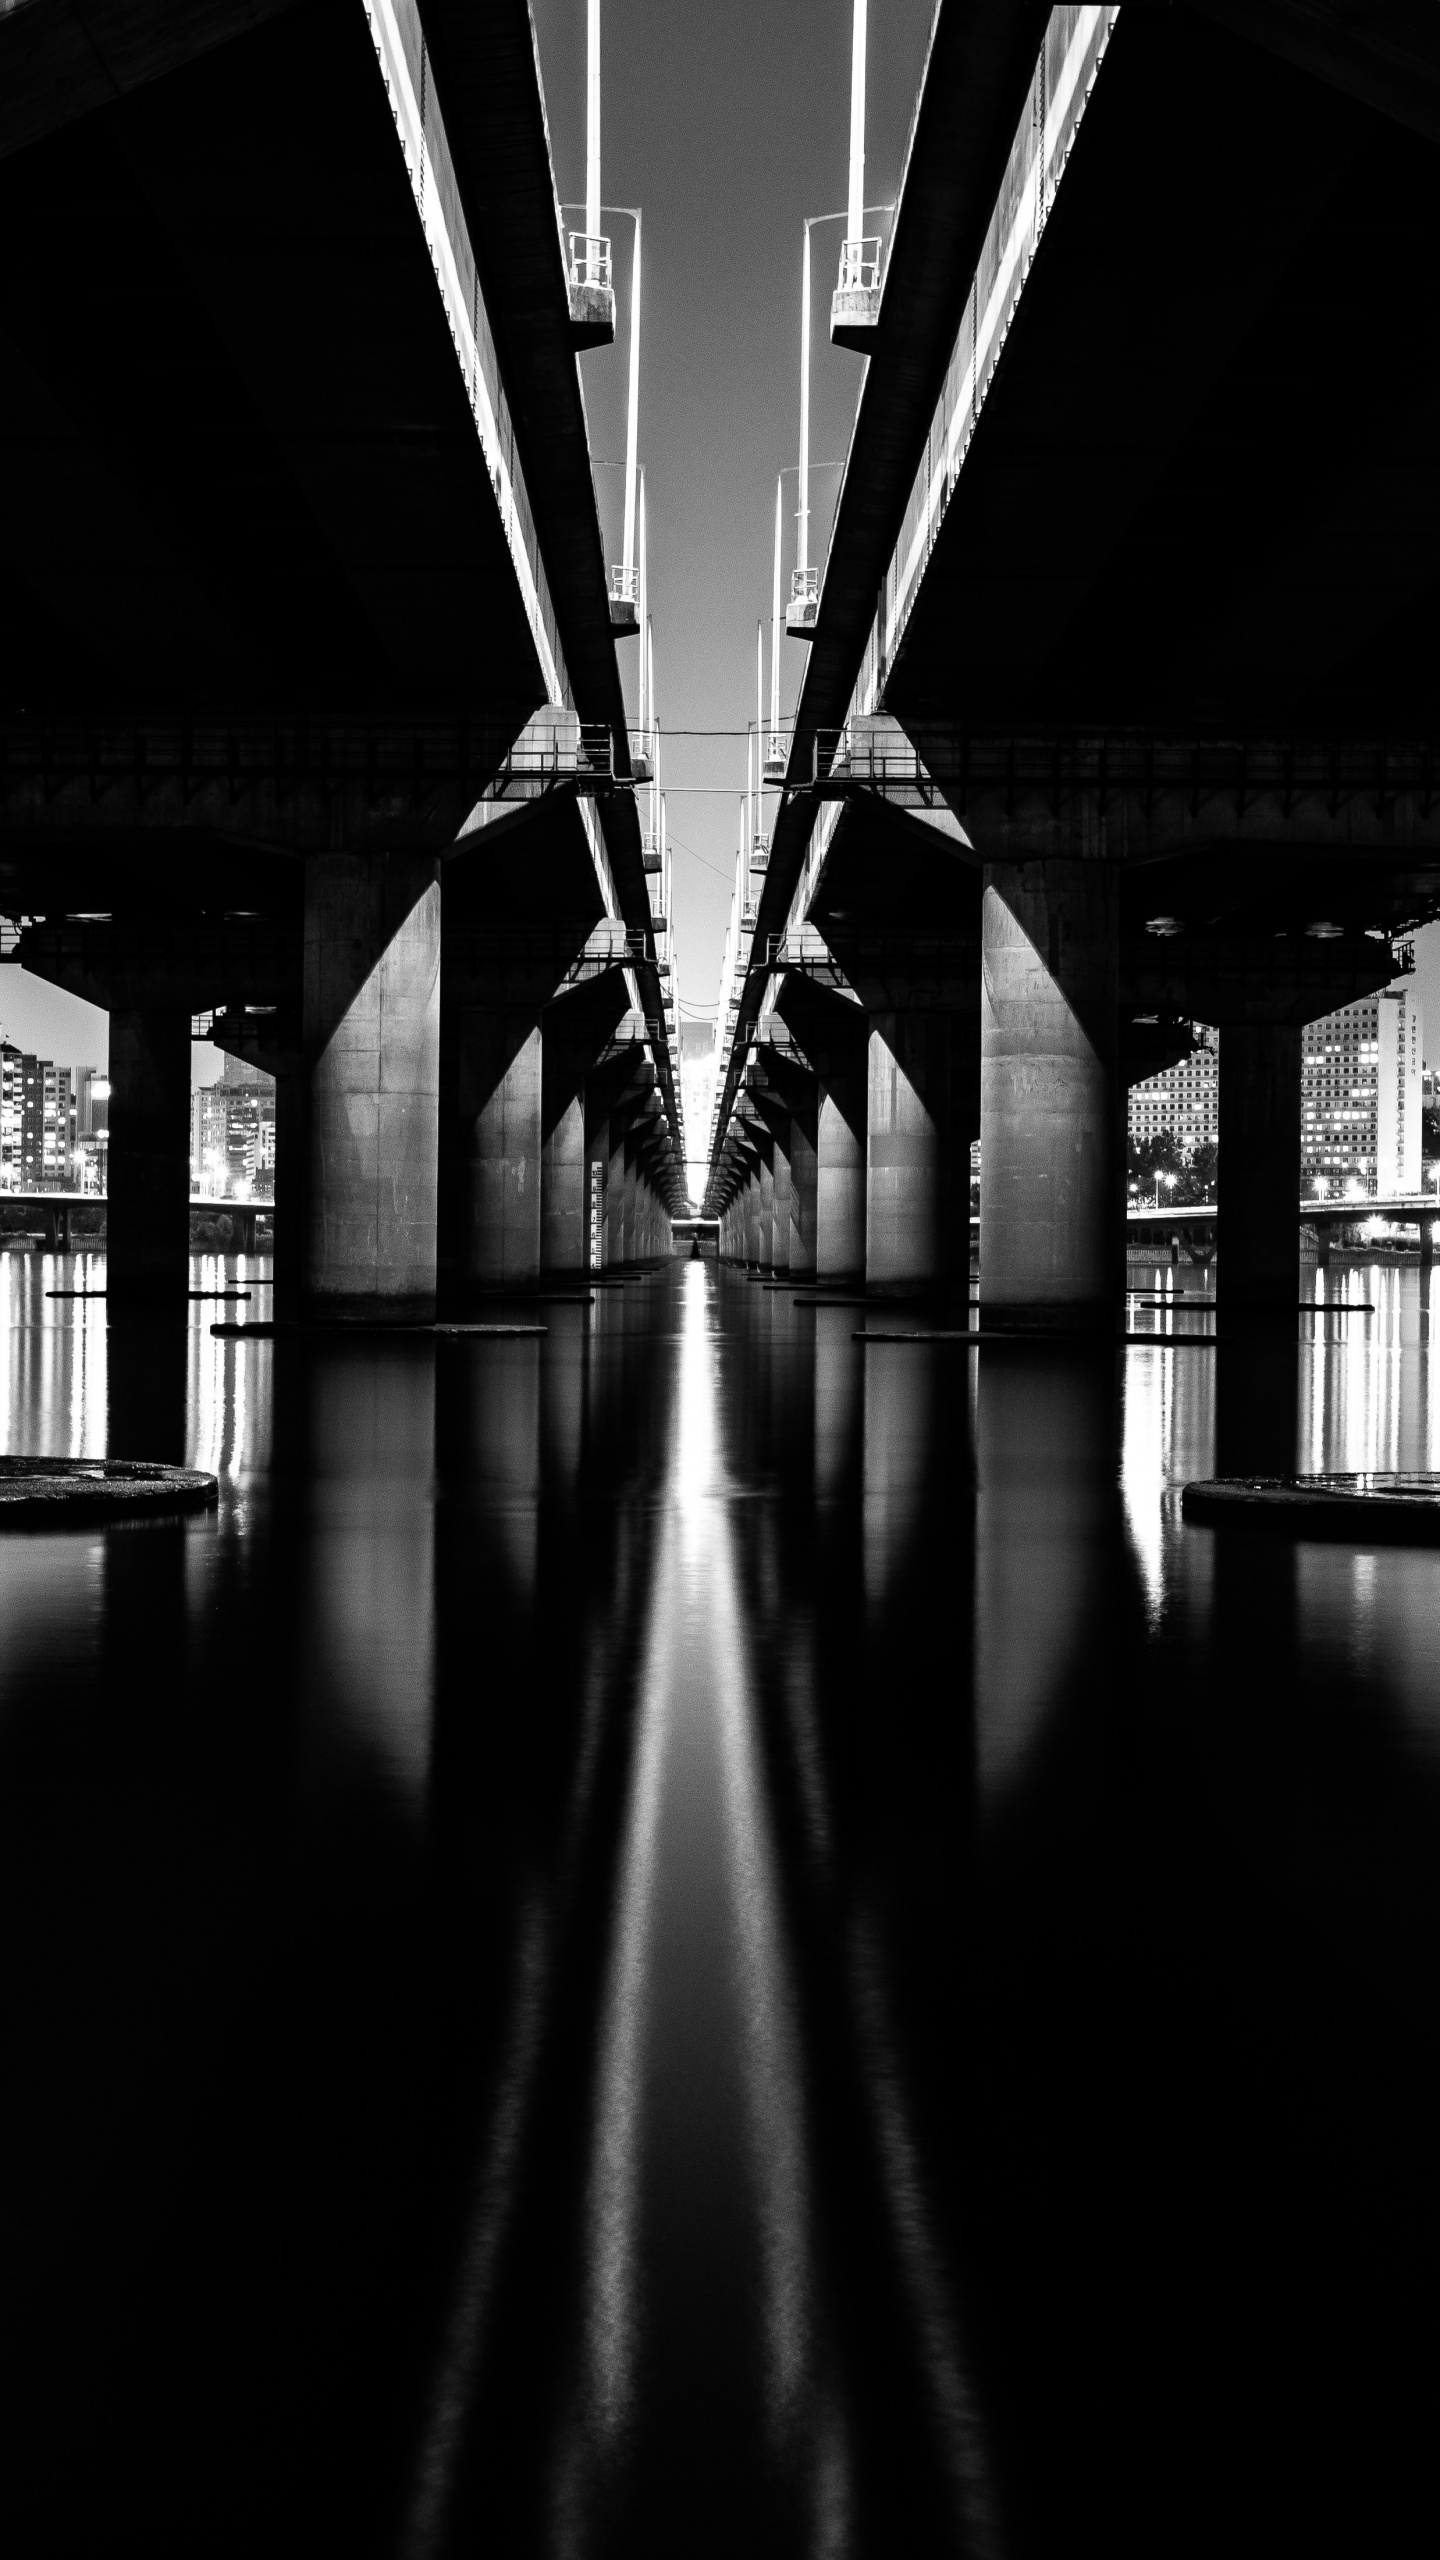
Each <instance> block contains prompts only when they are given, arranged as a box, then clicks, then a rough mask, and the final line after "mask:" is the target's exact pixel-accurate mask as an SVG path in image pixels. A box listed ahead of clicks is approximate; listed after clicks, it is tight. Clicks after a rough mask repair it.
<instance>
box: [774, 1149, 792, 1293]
mask: <svg viewBox="0 0 1440 2560" xmlns="http://www.w3.org/2000/svg"><path fill="white" fill-rule="evenodd" d="M791 1130H792V1122H791V1118H790V1114H789V1112H788V1111H785V1112H781V1113H778V1114H777V1115H776V1117H775V1120H774V1122H773V1123H772V1127H771V1133H770V1182H771V1209H770V1268H771V1270H772V1271H788V1270H789V1268H790V1226H791V1219H792V1216H793V1208H792V1196H793V1186H792V1181H791V1174H790V1147H791Z"/></svg>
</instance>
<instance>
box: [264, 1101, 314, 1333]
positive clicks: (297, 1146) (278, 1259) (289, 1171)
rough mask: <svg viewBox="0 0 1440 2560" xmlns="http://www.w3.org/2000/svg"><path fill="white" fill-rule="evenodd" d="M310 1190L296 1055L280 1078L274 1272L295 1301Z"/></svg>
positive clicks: (301, 1282) (280, 1287) (304, 1250)
mask: <svg viewBox="0 0 1440 2560" xmlns="http://www.w3.org/2000/svg"><path fill="white" fill-rule="evenodd" d="M309 1195H310V1140H309V1130H308V1128H307V1125H306V1094H305V1078H304V1075H303V1074H302V1073H301V1072H300V1071H299V1070H298V1069H297V1067H296V1066H295V1064H294V1063H293V1060H292V1062H291V1063H290V1065H288V1066H287V1067H284V1068H282V1069H280V1070H278V1071H277V1073H276V1077H275V1254H274V1262H273V1266H272V1275H271V1276H272V1278H273V1280H274V1284H275V1287H276V1289H277V1291H278V1292H279V1293H280V1295H281V1296H282V1297H283V1298H285V1299H286V1301H287V1302H288V1303H289V1304H291V1305H292V1306H293V1305H294V1303H295V1302H296V1301H297V1300H298V1299H299V1298H300V1297H301V1295H302V1294H303V1292H304V1288H305V1269H306V1259H307V1255H308V1251H309V1235H310V1214H309Z"/></svg>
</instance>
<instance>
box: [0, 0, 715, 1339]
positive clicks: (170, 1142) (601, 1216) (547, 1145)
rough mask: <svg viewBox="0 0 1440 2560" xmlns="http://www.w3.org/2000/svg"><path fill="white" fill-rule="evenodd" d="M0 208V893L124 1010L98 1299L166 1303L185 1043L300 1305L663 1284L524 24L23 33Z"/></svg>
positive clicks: (178, 1288) (366, 16) (567, 348)
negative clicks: (269, 1134)
mask: <svg viewBox="0 0 1440 2560" xmlns="http://www.w3.org/2000/svg"><path fill="white" fill-rule="evenodd" d="M0 218H3V222H4V228H5V232H6V236H7V238H8V239H9V240H10V241H11V242H12V243H14V244H16V247H17V252H18V253H17V254H16V255H14V256H12V257H10V258H8V259H7V260H6V262H5V264H6V271H5V276H4V280H3V284H0V453H3V466H4V469H5V472H6V475H7V483H8V486H9V488H10V490H11V494H12V501H13V502H12V504H11V505H10V506H9V507H7V510H6V521H5V527H4V531H3V534H0V704H3V710H0V767H3V774H4V782H3V799H0V911H3V913H4V914H5V915H6V916H8V917H9V918H10V919H11V921H12V923H13V925H14V926H16V927H17V928H18V934H17V935H14V936H12V937H11V943H12V948H11V949H10V951H9V954H8V956H9V957H11V958H13V959H17V960H18V961H19V962H20V963H21V965H22V966H23V967H25V968H26V969H28V970H31V971H33V972H35V973H37V974H38V975H40V976H41V977H44V978H47V979H49V980H51V981H52V982H53V983H54V984H56V985H57V986H61V987H64V988H67V989H68V990H70V991H71V992H72V993H74V994H77V995H81V996H84V997H86V998H88V999H89V1000H90V1001H91V1002H93V1003H97V1004H99V1005H102V1006H104V1007H105V1008H106V1010H107V1011H108V1012H109V1014H110V1017H111V1078H112V1103H111V1137H110V1174H109V1181H110V1194H111V1197H110V1236H109V1252H110V1279H109V1285H110V1292H111V1295H112V1297H113V1298H116V1299H119V1300H123V1299H125V1298H127V1297H138V1298H147V1299H150V1298H155V1297H160V1298H170V1299H173V1300H179V1299H180V1298H182V1297H183V1294H184V1290H185V1285H186V1215H187V1199H188V1190H189V1179H188V1158H189V1138H188V1115H189V1098H190V1066H189V1046H190V1038H191V1026H192V1022H194V1021H195V1019H196V1018H197V1017H201V1018H203V1019H204V1020H205V1021H206V1022H207V1023H208V1024H210V1025H212V1026H213V1036H214V1037H215V1039H216V1040H217V1041H219V1042H220V1043H221V1044H222V1045H223V1046H225V1047H226V1048H227V1049H228V1050H230V1051H231V1052H232V1053H234V1054H236V1055H238V1056H240V1057H244V1058H248V1059H250V1060H252V1061H254V1062H256V1063H259V1064H261V1065H263V1066H265V1067H266V1068H268V1069H270V1070H271V1071H272V1072H273V1073H274V1074H275V1076H276V1078H277V1086H278V1097H277V1131H278V1144H277V1158H278V1167H277V1180H278V1186H279V1207H278V1217H277V1237H276V1249H277V1256H278V1270H277V1280H278V1282H279V1284H280V1286H281V1287H282V1289H283V1290H285V1291H287V1292H290V1293H292V1294H293V1295H294V1296H295V1297H296V1298H297V1299H303V1300H304V1301H305V1302H307V1303H308V1304H310V1305H311V1306H312V1307H315V1308H317V1309H320V1310H323V1311H325V1312H327V1313H329V1314H331V1315H336V1316H341V1317H344V1316H346V1315H353V1314H364V1313H366V1312H375V1311H380V1312H385V1311H390V1312H394V1311H399V1310H405V1309H409V1310H413V1311H421V1312H423V1311H425V1310H426V1309H430V1310H433V1307H434V1304H435V1296H436V1288H437V1282H444V1281H446V1280H447V1279H453V1281H454V1282H455V1284H456V1285H457V1286H461V1287H471V1288H483V1287H485V1286H487V1285H490V1284H492V1283H494V1282H497V1281H498V1282H503V1283H504V1284H505V1285H507V1286H518V1285H525V1286H528V1285H530V1284H532V1283H533V1282H534V1281H535V1280H536V1279H537V1278H538V1276H539V1273H540V1270H541V1268H542V1267H553V1268H557V1269H561V1270H576V1271H578V1270H579V1269H581V1268H583V1267H585V1266H586V1263H587V1260H589V1259H592V1258H594V1257H593V1256H592V1229H593V1235H594V1239H595V1244H594V1252H595V1254H596V1255H599V1256H604V1255H606V1254H608V1255H609V1257H610V1258H612V1259H632V1260H633V1259H637V1258H643V1257H645V1256H646V1255H648V1254H652V1253H654V1252H656V1251H658V1250H659V1249H660V1247H661V1246H662V1244H663V1242H664V1241H665V1238H666V1235H667V1232H668V1220H669V1217H670V1215H671V1213H672V1211H673V1210H674V1209H675V1208H677V1207H678V1206H681V1205H683V1190H682V1186H681V1175H680V1158H681V1156H682V1154H683V1139H682V1134H681V1123H680V1106H679V1078H678V1073H677V1070H676V1065H675V1057H674V1055H672V1052H673V1051H674V1047H675V1044H674V1037H673V1021H674V1013H673V1006H672V1005H671V1004H670V1003H669V1001H668V992H667V988H666V985H665V983H664V981H665V979H666V978H667V977H668V968H667V967H666V966H665V944H664V939H663V928H662V927H659V926H657V920H656V916H655V914H654V912H653V911H652V901H651V895H650V889H649V884H648V882H647V878H646V873H645V864H644V852H643V846H642V840H641V831H640V822H639V819H638V816H637V811H636V803H635V794H634V787H633V776H632V768H631V760H630V740H629V731H628V728H627V723H626V714H625V708H624V703H623V699H622V694H621V686H620V680H619V675H618V672H617V668H616V661H615V650H614V643H613V639H612V636H611V629H610V618H609V610H608V604H607V599H606V580H605V565H604V556H603V543H602V537H601V530H600V524H599V520H598V516H597V511H596V500H595V492H594V486H593V480H592V475H591V468H590V454H589V446H588V439H587V432H586V425H585V415H584V408H583V403H582V397H581V391H580V385H579V380H578V375H577V369H576V363H575V346H574V339H573V333H572V328H571V320H570V311H569V288H568V282H567V274H566V267H565V260H564V252H563V247H562V241H561V234H560V227H559V216H558V212H557V208H556V193H555V184H554V178H553V175H552V171H551V166H550V158H549V148H548V140H547V134H546V125H545V110H544V104H543V99H542V96H541V92H540V85H539V74H538V68H537V62H536V55H535V43H534V35H533V30H532V27H531V22H530V15H529V11H528V9H527V7H526V6H525V5H524V0H500V5H498V6H496V7H493V8H487V9H486V10H485V11H484V12H483V13H482V14H481V15H480V16H478V17H477V15H476V14H475V13H474V12H473V11H469V10H466V9H464V8H461V7H459V6H456V5H451V0H371V5H369V6H368V7H365V8H361V7H350V6H340V5H337V4H336V0H299V5H295V6H283V5H264V6H261V7H258V8H257V7H254V6H250V5H245V6H240V5H236V6H226V5H223V4H222V5H221V6H219V7H215V8H208V9H205V10H203V11H202V10H174V9H166V8H161V7H158V6H156V7H142V8H141V9H140V10H138V11H130V12H126V13H114V12H108V11H105V10H101V11H99V12H92V13H90V14H89V15H88V16H87V19H86V28H85V32H84V33H83V34H82V33H81V32H80V29H79V23H78V21H77V20H76V19H75V16H74V13H73V12H72V11H71V9H70V8H69V7H68V5H62V0H28V5H26V6H24V7H20V8H16V9H14V10H10V11H7V12H6V13H5V14H4V16H3V18H0ZM587 1164H592V1165H594V1166H595V1167H597V1168H598V1182H597V1184H596V1185H595V1186H593V1187H587V1183H588V1182H589V1176H588V1174H587ZM612 1177H613V1179H612Z"/></svg>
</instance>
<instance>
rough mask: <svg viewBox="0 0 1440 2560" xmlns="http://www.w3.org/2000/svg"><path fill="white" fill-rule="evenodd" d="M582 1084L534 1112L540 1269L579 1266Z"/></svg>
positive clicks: (583, 1209) (581, 1249)
mask: <svg viewBox="0 0 1440 2560" xmlns="http://www.w3.org/2000/svg"><path fill="white" fill-rule="evenodd" d="M585 1165H586V1155H585V1088H584V1086H583V1085H582V1086H581V1088H580V1091H579V1092H578V1093H572V1094H570V1095H568V1096H567V1098H566V1100H565V1101H564V1103H563V1104H562V1105H561V1107H560V1109H559V1110H558V1112H557V1113H556V1114H555V1116H554V1118H553V1119H552V1118H551V1117H550V1115H549V1114H548V1113H547V1112H546V1111H545V1110H544V1109H543V1108H542V1110H541V1115H540V1268H541V1270H542V1271H554V1272H575V1271H583V1270H584V1268H585V1231H586V1208H587V1204H586V1198H585V1178H586V1177H585Z"/></svg>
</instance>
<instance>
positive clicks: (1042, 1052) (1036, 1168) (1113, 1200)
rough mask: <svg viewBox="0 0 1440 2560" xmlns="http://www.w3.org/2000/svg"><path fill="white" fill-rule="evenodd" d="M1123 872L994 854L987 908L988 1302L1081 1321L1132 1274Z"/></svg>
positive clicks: (1103, 1312)
mask: <svg viewBox="0 0 1440 2560" xmlns="http://www.w3.org/2000/svg"><path fill="white" fill-rule="evenodd" d="M1119 917H1120V896H1119V881H1118V876H1117V874H1116V872H1115V870H1114V868H1113V866H1111V865H1110V864H1108V863H1102V862H1020V863H987V865H986V868H985V891H984V901H983V907H982V922H981V966H982V983H981V995H980V1006H981V1011H980V1152H981V1186H980V1300H981V1304H982V1306H984V1307H986V1308H987V1309H989V1310H990V1311H991V1312H994V1311H996V1310H997V1309H1003V1310H1006V1311H1008V1312H1010V1313H1012V1314H1015V1315H1022V1316H1023V1315H1032V1316H1034V1317H1036V1318H1037V1319H1048V1320H1049V1321H1050V1322H1052V1323H1062V1324H1072V1325H1075V1326H1077V1327H1080V1328H1082V1329H1088V1328H1092V1327H1093V1328H1097V1329H1103V1328H1106V1327H1108V1326H1110V1325H1112V1324H1113V1323H1114V1321H1115V1316H1116V1310H1117V1307H1118V1303H1119V1294H1120V1290H1121V1287H1122V1285H1123V1267H1122V1266H1123V1221H1122V1209H1123V1164H1124V1158H1123V1153H1122V1151H1121V1148H1120V1143H1119V1141H1120V1129H1121V1106H1122V1096H1121V1090H1120V1076H1119V1032H1118V993H1119Z"/></svg>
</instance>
